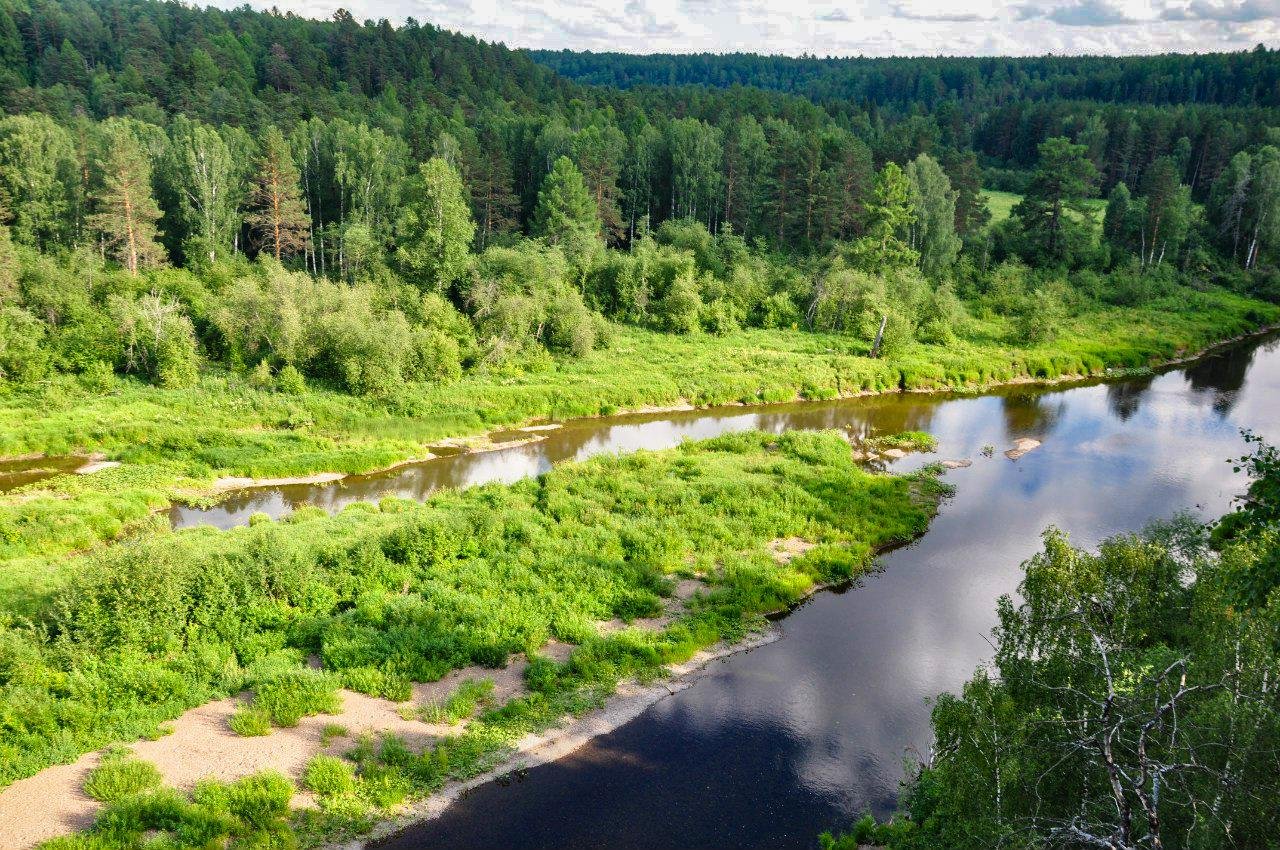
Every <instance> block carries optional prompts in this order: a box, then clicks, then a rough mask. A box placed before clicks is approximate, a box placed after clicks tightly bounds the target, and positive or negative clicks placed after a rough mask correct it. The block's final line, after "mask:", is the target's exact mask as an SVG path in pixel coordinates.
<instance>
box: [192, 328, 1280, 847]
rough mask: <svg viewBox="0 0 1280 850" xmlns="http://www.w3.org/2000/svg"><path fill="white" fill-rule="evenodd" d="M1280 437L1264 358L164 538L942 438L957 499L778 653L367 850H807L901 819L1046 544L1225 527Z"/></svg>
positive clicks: (316, 496)
mask: <svg viewBox="0 0 1280 850" xmlns="http://www.w3.org/2000/svg"><path fill="white" fill-rule="evenodd" d="M1278 422H1280V344H1278V343H1277V341H1276V338H1275V337H1272V338H1270V339H1266V340H1254V341H1252V342H1249V343H1246V344H1242V345H1239V346H1235V347H1233V348H1230V349H1225V350H1222V351H1219V352H1217V353H1216V354H1214V355H1211V356H1209V357H1207V358H1205V359H1203V360H1201V361H1198V362H1196V363H1194V364H1192V365H1190V366H1186V367H1182V368H1179V369H1177V370H1172V371H1168V372H1165V373H1163V374H1161V375H1158V376H1147V377H1144V378H1137V379H1129V380H1125V381H1119V382H1112V383H1105V384H1103V383H1094V384H1092V385H1086V386H1075V387H1070V388H1056V389H1055V388H1035V387H1029V386H1028V387H1014V388H1005V389H1003V390H1000V391H998V392H995V393H992V394H989V395H983V396H969V397H958V396H945V395H913V394H894V395H888V396H877V397H868V398H862V399H851V400H842V401H832V402H815V403H802V404H793V405H779V406H769V407H764V408H720V409H711V410H699V411H688V412H679V413H661V414H647V415H635V416H623V417H614V418H610V419H599V420H583V421H578V422H571V423H567V424H566V425H565V426H564V427H562V428H559V429H557V430H553V431H549V432H546V434H545V439H541V440H539V441H538V442H533V443H527V444H523V445H513V446H509V447H505V448H499V449H496V450H493V451H489V452H483V453H472V454H459V455H456V456H453V457H444V458H439V459H436V460H431V461H427V462H423V463H417V464H412V465H408V466H403V467H400V468H397V469H394V470H391V471H389V472H385V473H377V474H373V475H365V476H351V477H348V478H346V479H343V480H342V481H339V482H335V483H331V484H320V485H297V486H288V487H278V488H263V489H257V490H247V491H243V492H241V493H238V494H233V495H232V497H231V498H229V499H228V500H226V501H224V502H222V503H220V504H218V505H215V506H214V507H212V508H207V509H199V508H191V507H182V506H179V507H175V508H174V509H173V512H172V514H171V518H172V520H173V523H174V525H175V527H185V526H191V525H200V524H212V525H216V526H219V527H224V528H225V527H230V526H234V525H242V524H245V523H247V522H248V520H249V517H250V516H251V515H252V514H253V513H255V512H259V511H262V512H265V513H268V514H270V515H272V516H277V517H278V516H282V515H284V514H287V513H288V512H289V511H291V510H293V509H294V508H295V507H297V506H299V505H303V504H313V505H319V506H321V507H323V508H325V509H328V510H337V509H340V508H341V507H343V506H344V505H346V504H349V503H351V502H355V501H362V500H370V499H377V498H380V497H382V496H385V495H397V496H403V497H408V498H417V499H421V498H424V497H425V496H427V495H429V494H430V493H431V492H432V491H434V490H436V489H438V488H440V487H445V486H450V487H460V486H467V485H470V484H477V483H482V482H488V481H514V480H517V479H519V478H522V477H525V476H529V475H536V474H538V473H541V472H544V471H546V470H547V469H549V468H550V467H551V464H552V463H555V462H558V461H562V460H567V459H581V458H584V457H588V456H590V455H594V454H599V453H602V452H624V451H632V450H635V449H639V448H665V447H669V446H673V445H676V444H678V443H679V442H680V441H681V440H683V439H686V438H691V439H698V438H703V437H710V436H714V435H716V434H721V433H725V432H728V431H741V430H747V429H752V428H757V429H761V430H766V431H774V432H778V431H782V430H786V429H791V428H807V429H812V428H843V429H846V430H848V431H849V432H850V433H851V434H852V435H854V436H862V435H866V434H872V433H890V432H895V431H902V430H909V429H910V430H922V431H929V432H931V433H933V434H934V435H935V436H936V437H937V438H938V442H939V447H938V454H937V455H936V457H937V458H957V459H960V458H968V459H971V460H972V461H973V465H972V466H971V467H969V468H966V469H958V470H955V471H953V472H950V473H949V480H950V481H951V482H952V483H954V484H955V485H956V487H957V494H956V496H955V498H954V499H952V500H950V501H949V502H947V503H946V504H945V505H944V507H943V511H942V514H941V515H940V516H939V517H938V519H937V520H935V522H934V523H933V526H932V527H931V529H930V530H929V532H928V533H927V534H926V535H925V536H924V537H923V538H922V539H921V540H920V541H919V542H917V543H916V544H915V545H913V546H911V547H909V548H906V549H900V550H898V551H895V552H893V553H891V554H889V555H887V556H885V557H883V558H882V559H881V560H880V563H881V566H882V567H883V570H882V571H880V572H878V573H875V574H873V575H870V576H868V577H867V578H866V579H864V580H863V581H862V582H861V583H860V584H859V586H857V587H855V588H852V589H850V590H848V591H846V592H842V593H823V594H819V595H818V596H816V597H814V598H813V599H811V600H810V601H809V602H808V603H806V604H805V605H803V606H801V608H800V609H798V610H797V611H795V612H793V613H792V614H791V615H789V616H788V617H787V618H786V619H785V620H784V621H783V622H782V629H783V633H784V639H783V640H780V641H777V642H775V643H772V644H769V645H767V646H764V647H761V648H758V649H755V650H752V651H750V652H746V653H741V654H739V655H735V656H731V657H729V658H727V659H724V660H722V661H720V662H716V664H715V666H714V668H713V672H712V673H711V675H709V676H707V677H706V678H703V679H701V680H699V681H698V682H697V683H696V684H694V685H693V686H692V687H690V688H688V689H686V690H683V691H681V692H680V693H678V694H676V695H675V696H673V697H671V698H669V699H665V700H663V701H661V702H659V703H657V704H656V705H654V706H653V707H652V708H650V709H649V710H648V711H646V712H645V713H644V714H642V715H641V716H640V717H638V718H637V719H635V720H633V721H632V722H630V723H628V724H626V725H625V726H622V727H620V728H619V729H617V730H615V731H614V732H612V733H610V734H607V735H604V736H601V737H599V738H596V739H595V740H594V741H593V742H591V743H590V744H588V745H587V746H585V747H583V748H582V749H580V750H578V751H577V752H576V753H574V754H573V755H571V756H569V757H568V758H564V759H561V760H560V761H558V762H554V763H552V764H547V765H543V766H541V767H537V768H534V769H532V770H529V771H527V772H525V773H522V774H518V775H516V776H514V777H510V778H507V779H504V780H500V781H499V782H494V783H490V784H488V785H485V786H481V787H480V788H478V789H476V790H475V791H473V792H472V793H471V794H470V795H468V796H467V797H466V798H464V799H463V800H460V801H459V802H457V803H455V804H453V805H452V806H451V807H449V808H448V809H447V810H446V811H445V813H444V815H443V816H442V817H440V818H438V819H436V820H433V821H429V822H425V823H421V824H418V825H416V826H414V827H412V828H411V829H409V830H408V831H406V832H404V833H401V834H400V835H398V836H395V837H393V838H390V839H387V840H385V841H383V842H381V843H380V844H379V845H378V847H379V848H382V850H409V848H415V850H416V848H424V849H425V848H433V850H448V848H487V847H504V848H564V847H574V848H597V847H598V848H606V847H607V848H611V850H619V849H620V848H673V850H674V848H682V849H683V848H720V847H729V846H732V847H737V848H752V847H760V848H791V847H794V848H806V850H810V849H811V848H813V847H814V846H815V844H816V838H815V837H816V835H817V834H818V833H819V832H821V831H822V830H823V829H828V828H834V827H840V826H843V825H847V824H848V823H849V822H850V821H851V820H852V819H854V818H856V817H857V816H858V815H859V814H861V813H862V812H865V811H872V812H875V813H876V814H879V815H885V814H887V813H889V812H890V811H891V810H892V808H893V806H894V803H895V799H896V794H897V788H898V783H899V781H900V779H901V777H902V763H903V758H904V756H905V755H906V754H907V753H909V752H910V751H912V750H913V749H914V750H917V751H926V750H927V748H928V746H929V744H930V731H929V722H928V721H929V717H928V706H927V705H926V700H927V699H928V698H930V697H932V696H934V695H936V694H938V693H939V692H941V691H947V690H950V691H954V690H957V689H959V687H960V686H961V685H962V684H963V683H964V681H965V680H966V679H967V678H968V677H969V676H970V675H971V674H972V672H973V669H974V667H975V666H977V665H978V664H981V663H983V662H984V661H986V660H987V659H988V658H989V657H990V647H989V645H988V644H987V641H986V638H987V635H988V634H989V632H990V629H991V627H992V626H993V625H994V624H995V601H996V599H997V597H999V596H1000V595H1001V594H1002V593H1009V592H1012V591H1013V590H1014V589H1015V587H1016V586H1017V583H1018V580H1019V577H1020V570H1019V565H1020V564H1021V562H1022V561H1023V560H1024V559H1026V558H1027V557H1028V556H1030V555H1031V554H1033V553H1034V552H1035V551H1036V550H1037V549H1038V548H1039V535H1040V533H1041V531H1043V530H1044V528H1045V527H1047V526H1049V525H1056V526H1059V527H1061V528H1063V529H1066V530H1068V531H1069V532H1070V533H1071V536H1072V540H1073V541H1074V542H1075V543H1076V544H1078V545H1084V546H1092V545H1094V544H1096V543H1097V542H1098V541H1099V540H1101V539H1102V538H1104V537H1106V536H1108V535H1111V534H1115V533H1117V532H1122V531H1131V530H1137V529H1139V528H1141V527H1142V525H1143V524H1144V523H1146V522H1147V521H1148V520H1149V519H1150V518H1153V517H1167V516H1169V515H1171V514H1173V513H1175V512H1177V511H1179V510H1192V511H1197V512H1200V513H1202V514H1203V515H1204V516H1205V517H1212V516H1216V515H1218V514H1220V513H1222V512H1223V511H1224V510H1226V509H1227V508H1228V506H1229V504H1230V500H1231V497H1232V496H1233V495H1235V493H1236V492H1237V490H1238V489H1240V487H1241V482H1240V480H1239V478H1238V477H1237V476H1235V475H1233V473H1232V472H1231V467H1230V465H1229V464H1228V463H1226V460H1227V459H1228V458H1230V457H1233V456H1237V455H1239V454H1240V453H1242V451H1244V449H1245V446H1244V443H1243V441H1242V440H1241V439H1240V434H1239V429H1240V428H1241V427H1248V428H1253V429H1256V430H1259V431H1261V432H1262V433H1264V434H1268V435H1269V436H1271V437H1272V438H1273V439H1274V438H1275V437H1276V436H1277V435H1276V434H1275V433H1274V430H1275V425H1276V424H1277V423H1278ZM510 436H512V437H513V438H527V437H529V436H532V433H529V432H526V433H513V434H511V435H510ZM1019 437H1032V438H1035V439H1039V440H1042V441H1043V445H1042V446H1041V447H1040V448H1038V449H1036V450H1034V451H1032V452H1031V453H1029V454H1027V455H1025V456H1024V457H1022V458H1020V459H1019V460H1017V461H1011V460H1008V459H1007V458H1005V457H1004V456H1003V455H1002V451H1003V450H1004V449H1006V448H1009V447H1010V446H1011V445H1012V443H1013V441H1014V440H1015V439H1017V438H1019ZM499 439H501V436H499ZM986 446H991V447H994V449H995V451H994V453H993V454H992V456H991V457H987V456H985V455H984V453H983V449H984V447H986ZM926 459H927V458H921V457H919V456H911V457H909V458H908V459H906V460H904V461H900V462H899V463H898V466H899V467H904V468H905V467H909V466H914V465H919V464H920V463H923V462H924V461H925V460H926Z"/></svg>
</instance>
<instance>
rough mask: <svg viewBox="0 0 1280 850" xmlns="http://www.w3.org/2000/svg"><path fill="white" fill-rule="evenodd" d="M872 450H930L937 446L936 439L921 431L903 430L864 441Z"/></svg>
mask: <svg viewBox="0 0 1280 850" xmlns="http://www.w3.org/2000/svg"><path fill="white" fill-rule="evenodd" d="M864 442H865V444H866V446H867V448H869V449H872V450H874V451H884V450H885V449H901V450H902V451H908V452H931V451H933V450H934V449H936V448H937V447H938V440H937V438H936V437H934V436H933V435H932V434H926V433H924V432H923V431H904V432H902V433H901V434H885V435H884V436H881V437H872V438H871V439H869V440H865V441H864Z"/></svg>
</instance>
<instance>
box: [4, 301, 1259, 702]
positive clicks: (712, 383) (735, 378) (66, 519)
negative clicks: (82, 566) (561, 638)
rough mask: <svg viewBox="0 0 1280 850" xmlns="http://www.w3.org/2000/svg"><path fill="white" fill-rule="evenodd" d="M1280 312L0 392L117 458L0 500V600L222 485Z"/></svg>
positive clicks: (25, 434) (841, 392) (1103, 311)
mask: <svg viewBox="0 0 1280 850" xmlns="http://www.w3.org/2000/svg"><path fill="white" fill-rule="evenodd" d="M1278 317H1280V310H1277V308H1275V307H1273V306H1270V305H1266V304H1262V303H1261V302H1258V301H1255V300H1252V299H1248V298H1244V297H1240V296H1236V295H1232V294H1229V293H1226V292H1224V291H1220V290H1212V291H1208V292H1196V291H1191V290H1187V291H1185V292H1179V293H1177V294H1176V295H1171V296H1168V297H1167V298H1164V299H1159V300H1156V301H1154V302H1151V303H1149V304H1147V305H1145V306H1143V307H1106V306H1100V305H1098V304H1096V303H1094V304H1090V305H1088V306H1085V307H1082V308H1080V310H1079V311H1078V312H1077V314H1076V315H1074V316H1073V317H1071V318H1069V319H1067V320H1066V321H1065V322H1064V325H1063V331H1062V333H1061V334H1060V335H1059V336H1058V337H1057V338H1056V339H1055V340H1054V341H1053V342H1051V343H1047V344H1044V345H1041V346H1036V347H1031V348H1027V347H1023V346H1020V345H1019V344H1018V340H1017V339H1016V336H1017V334H1016V331H1015V329H1014V327H1013V325H1012V324H1011V322H1010V321H1008V320H1007V319H1005V318H1004V317H1001V316H998V315H987V316H984V317H980V318H972V319H970V320H968V323H967V326H966V328H965V329H964V333H963V334H962V339H961V340H960V341H958V342H956V343H954V344H952V345H948V346H929V345H923V344H914V345H912V346H910V347H909V348H907V349H906V350H905V351H904V352H903V353H902V354H900V355H897V356H895V357H892V358H887V359H875V360H873V359H870V358H868V357H867V356H866V354H867V350H868V344H867V342H866V341H864V340H860V339H857V338H853V337H849V336H841V335H826V334H814V333H809V332H805V331H789V330H768V331H766V330H744V331H739V332H736V333H731V334H727V335H724V336H711V335H702V334H699V335H693V336H673V335H668V334H658V333H653V332H650V331H645V330H641V329H637V328H631V327H619V328H617V330H616V334H615V340H614V344H613V346H612V348H610V349H609V350H607V351H599V352H593V353H592V354H590V355H588V356H586V357H583V358H580V359H575V360H558V361H553V362H552V365H551V367H550V368H549V369H548V370H546V371H541V372H532V373H524V374H520V375H517V376H513V377H505V378H498V377H492V376H489V377H485V376H478V375H472V376H468V377H466V378H463V379H462V380H459V381H457V382H455V383H451V384H411V385H406V386H404V387H403V388H402V390H401V393H400V395H399V396H397V397H395V398H393V399H391V400H389V401H385V402H373V401H370V400H367V399H361V398H356V397H353V396H349V395H345V394H341V393H334V392H327V391H321V390H317V391H310V392H307V393H305V394H302V395H289V394H285V393H275V392H269V391H261V390H256V389H253V388H252V387H250V386H248V385H247V384H246V383H244V381H243V380H242V379H239V378H237V377H236V376H234V375H230V374H212V375H207V376H206V377H205V378H204V379H203V381H202V382H201V383H200V385H199V386H197V387H195V388H192V389H186V390H165V389H160V388H157V387H152V386H148V385H144V384H140V383H136V382H131V381H122V382H120V383H119V389H117V390H116V391H114V392H112V393H110V394H107V395H95V394H93V393H90V392H89V391H87V390H85V389H83V388H81V387H80V386H79V384H76V383H75V382H74V381H72V380H71V379H65V380H61V379H55V380H53V381H51V382H49V383H47V384H43V385H40V386H38V387H31V388H26V389H15V388H12V387H8V388H7V390H6V392H7V394H6V395H0V455H15V454H24V453H30V452H45V453H49V454H57V453H65V452H68V451H72V450H81V451H104V452H106V453H107V454H108V455H110V456H111V457H113V458H117V459H120V460H123V461H124V462H125V463H124V465H123V466H122V467H120V468H117V469H112V470H107V471H105V472H102V473H98V474H96V475H92V476H60V477H57V478H54V479H50V480H48V481H46V482H43V483H41V484H37V485H34V486H30V487H27V488H23V489H21V490H18V491H15V492H11V493H6V494H3V495H0V561H3V562H4V563H5V570H4V571H3V574H2V575H0V598H2V599H3V600H4V602H3V603H0V605H2V606H3V607H4V608H7V609H8V610H11V611H18V612H22V613H27V612H30V611H31V610H33V609H34V608H36V607H38V604H39V601H40V600H41V599H43V598H47V597H48V596H49V595H50V594H51V593H52V592H53V591H54V590H56V588H57V587H58V586H59V585H60V583H61V581H62V578H63V576H64V575H65V571H64V570H63V569H62V566H61V562H62V561H63V560H64V558H65V556H66V555H67V554H68V553H71V552H82V551H86V550H89V549H92V548H94V547H95V546H97V545H99V544H100V543H101V542H103V541H112V540H118V539H121V538H123V537H129V536H139V537H143V536H149V535H152V534H154V533H155V532H157V531H158V530H160V529H161V527H162V526H163V525H164V519H163V518H162V517H157V516H155V515H154V513H153V512H154V511H156V510H157V509H159V508H162V507H164V506H165V505H167V504H169V503H170V502H171V501H173V500H195V501H199V500H207V499H209V498H210V497H211V491H210V489H209V485H210V483H211V482H212V480H213V479H214V478H215V477H217V476H219V475H246V476H272V477H275V476H290V475H301V474H307V473H313V472H319V471H339V472H358V471H368V470H371V469H376V468H380V467H384V466H387V465H389V464H391V463H393V462H395V461H397V460H402V459H404V458H408V457H414V456H417V455H420V454H422V452H423V451H424V447H425V446H426V445H427V444H429V443H430V442H432V441H434V440H438V439H440V438H443V437H450V436H459V435H467V434H478V433H481V432H483V431H485V430H488V429H492V428H498V427H503V426H508V425H512V424H515V423H521V422H526V421H529V420H533V419H565V418H571V417H577V416H594V415H600V414H607V413H612V412H615V411H617V410H622V409H634V408H638V407H644V406H649V405H667V404H672V403H676V402H680V401H685V400H687V401H690V402H692V403H695V404H698V405H714V404H724V403H730V402H752V403H759V402H764V401H788V400H793V399H796V398H810V399H823V398H834V397H838V396H848V395H852V394H856V393H860V392H883V391H892V390H896V389H899V388H903V389H914V390H928V389H943V388H952V387H975V386H981V385H987V384H992V383H996V382H1001V381H1009V380H1014V379H1020V378H1037V379H1052V378H1057V377H1059V376H1062V375H1084V374H1096V373H1098V372H1100V371H1102V370H1103V369H1104V368H1108V367H1111V368H1132V367H1142V366H1146V365H1149V364H1150V363H1153V362H1159V361H1163V360H1167V359H1169V358H1172V357H1174V356H1176V355H1178V354H1180V353H1182V352H1186V351H1194V350H1198V349H1200V348H1203V347H1204V346H1206V345H1208V344H1210V343H1212V342H1214V341H1217V340H1221V339H1224V338H1227V337H1230V336H1234V335H1237V334H1239V333H1242V332H1244V331H1246V330H1250V329H1253V328H1255V327H1257V326H1258V325H1259V324H1261V323H1263V322H1273V321H1276V320H1277V318H1278ZM390 684H391V685H395V684H396V683H390ZM359 689H361V690H366V689H365V688H359Z"/></svg>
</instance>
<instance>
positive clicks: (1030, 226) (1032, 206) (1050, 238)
mask: <svg viewBox="0 0 1280 850" xmlns="http://www.w3.org/2000/svg"><path fill="white" fill-rule="evenodd" d="M1039 153H1040V163H1039V164H1038V165H1037V166H1036V171H1035V174H1034V175H1033V176H1032V178H1031V185H1030V186H1029V187H1027V194H1026V196H1025V197H1024V198H1023V199H1022V200H1021V201H1020V202H1019V203H1018V205H1017V206H1016V207H1014V208H1013V217H1014V218H1015V219H1017V220H1018V223H1019V224H1020V225H1021V227H1022V232H1023V234H1024V235H1025V237H1026V238H1027V241H1028V252H1029V253H1032V254H1034V255H1035V256H1036V258H1037V259H1039V260H1041V261H1042V262H1045V263H1047V264H1054V263H1060V262H1063V261H1064V260H1067V259H1069V256H1070V255H1071V253H1072V252H1073V251H1074V250H1075V249H1076V248H1077V247H1078V244H1079V243H1082V242H1084V241H1086V240H1087V239H1088V238H1089V235H1090V234H1089V229H1088V228H1086V227H1084V226H1083V225H1082V224H1081V222H1082V221H1085V220H1086V218H1087V216H1088V215H1089V210H1088V209H1087V208H1086V207H1085V206H1084V203H1083V202H1084V200H1085V199H1086V198H1088V197H1089V195H1090V193H1091V192H1092V189H1093V185H1094V182H1095V180H1096V179H1097V171H1096V170H1095V169H1094V167H1093V163H1092V162H1090V161H1089V158H1088V156H1087V153H1088V150H1087V149H1086V148H1085V146H1084V145H1076V144H1072V143H1071V142H1070V141H1069V140H1068V139H1065V138H1063V137H1057V138H1052V139H1047V140H1046V141H1044V142H1042V143H1041V144H1040V148H1039ZM1068 213H1074V217H1072V216H1069V215H1068Z"/></svg>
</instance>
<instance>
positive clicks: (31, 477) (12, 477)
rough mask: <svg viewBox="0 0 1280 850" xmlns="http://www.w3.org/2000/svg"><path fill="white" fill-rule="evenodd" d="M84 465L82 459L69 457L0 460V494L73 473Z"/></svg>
mask: <svg viewBox="0 0 1280 850" xmlns="http://www.w3.org/2000/svg"><path fill="white" fill-rule="evenodd" d="M84 463H85V460H84V458H81V457H71V456H64V457H39V458H23V459H21V460H0V493H4V492H7V491H9V490H14V489H16V488H18V487H22V486H25V485H27V484H34V483H35V482H37V481H43V480H45V479H46V478H52V477H53V476H55V475H63V474H65V473H68V472H74V471H75V470H77V469H79V468H80V467H81V466H83V465H84Z"/></svg>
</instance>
